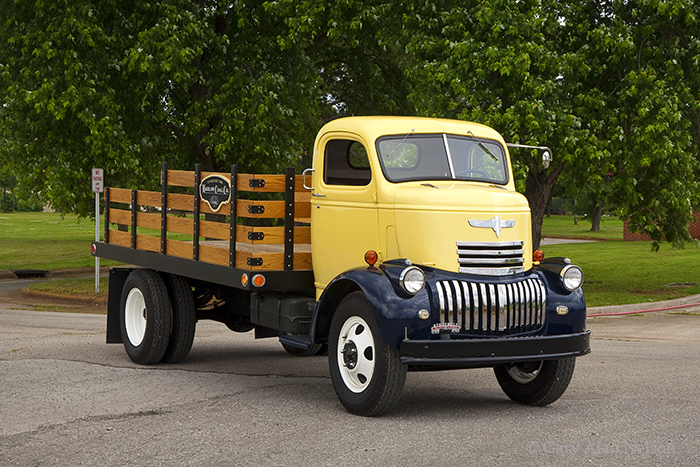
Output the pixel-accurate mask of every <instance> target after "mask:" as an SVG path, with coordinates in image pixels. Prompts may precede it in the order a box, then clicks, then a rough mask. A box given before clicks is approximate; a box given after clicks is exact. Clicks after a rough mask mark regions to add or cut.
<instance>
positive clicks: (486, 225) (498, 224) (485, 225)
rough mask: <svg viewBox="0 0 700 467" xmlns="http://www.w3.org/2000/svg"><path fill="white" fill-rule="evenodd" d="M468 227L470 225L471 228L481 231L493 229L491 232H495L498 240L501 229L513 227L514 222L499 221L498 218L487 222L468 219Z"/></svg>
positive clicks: (495, 217)
mask: <svg viewBox="0 0 700 467" xmlns="http://www.w3.org/2000/svg"><path fill="white" fill-rule="evenodd" d="M469 225H471V226H472V227H478V228H481V229H493V231H494V232H496V237H497V238H500V236H501V229H508V228H510V227H515V221H514V220H510V221H504V220H501V218H500V217H498V216H494V217H493V218H491V220H488V221H480V220H473V219H469Z"/></svg>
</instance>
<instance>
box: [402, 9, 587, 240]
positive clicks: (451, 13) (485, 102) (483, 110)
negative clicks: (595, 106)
mask: <svg viewBox="0 0 700 467" xmlns="http://www.w3.org/2000/svg"><path fill="white" fill-rule="evenodd" d="M556 6H557V2H534V1H525V2H518V3H513V2H509V1H507V0H502V1H501V0H497V1H491V2H479V1H475V0H474V1H468V2H456V1H454V2H449V1H447V2H440V3H438V2H424V3H419V4H418V6H416V7H415V8H414V10H412V11H411V12H410V14H409V15H407V20H406V22H407V25H406V31H407V33H408V34H410V39H409V40H410V42H409V43H410V45H409V51H410V52H412V53H413V54H415V56H416V58H417V60H416V61H415V62H414V67H413V68H412V70H411V72H410V73H411V77H412V79H413V80H415V86H414V88H413V98H414V99H415V100H416V103H417V106H418V108H419V109H420V111H421V112H422V113H424V114H426V115H432V116H439V117H450V118H459V119H465V120H473V121H477V122H481V123H485V124H488V125H490V126H492V127H494V128H496V129H497V130H499V132H500V133H502V134H503V135H505V137H506V138H507V139H508V140H510V142H514V143H521V144H532V145H548V146H550V147H552V148H553V149H554V156H555V161H554V163H552V164H551V166H550V168H549V169H545V168H544V167H543V166H542V160H541V153H540V154H538V153H536V152H534V151H527V150H514V151H511V154H512V155H513V159H514V163H515V164H516V166H517V168H518V169H519V170H520V171H521V173H524V174H526V180H525V195H526V197H527V198H528V200H529V202H530V207H531V209H532V225H533V241H534V244H535V247H538V246H539V242H540V236H541V226H542V219H543V217H544V212H545V208H546V206H547V204H548V202H549V199H550V198H551V193H552V190H553V188H554V183H555V182H556V180H557V178H558V177H559V175H560V174H561V173H562V171H563V170H564V167H565V166H566V164H567V163H568V162H569V161H570V158H571V157H572V153H573V149H574V143H573V139H574V138H572V136H571V134H572V132H575V131H576V127H577V126H578V124H579V122H578V119H577V118H576V116H575V115H572V114H571V112H570V111H569V109H567V108H566V107H565V106H562V105H561V103H562V101H563V100H564V99H565V95H564V92H565V90H566V87H565V84H564V83H563V82H562V80H561V63H562V61H563V60H564V58H565V57H564V54H565V51H563V52H562V51H560V48H559V39H560V37H559V33H560V27H559V11H558V10H557V8H556Z"/></svg>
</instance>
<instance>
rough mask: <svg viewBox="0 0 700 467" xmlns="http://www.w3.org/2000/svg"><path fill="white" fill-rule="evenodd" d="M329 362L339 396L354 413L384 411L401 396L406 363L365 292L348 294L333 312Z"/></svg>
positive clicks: (365, 413)
mask: <svg viewBox="0 0 700 467" xmlns="http://www.w3.org/2000/svg"><path fill="white" fill-rule="evenodd" d="M328 364H329V367H330V373H331V380H332V381H333V387H334V388H335V392H336V394H337V395H338V399H340V402H341V403H342V404H343V405H344V406H345V408H346V409H347V410H348V411H350V412H352V413H354V414H357V415H364V416H377V415H381V414H383V413H384V412H386V411H388V410H390V409H391V408H393V407H394V406H395V405H396V404H397V403H398V401H399V399H400V398H401V391H402V390H403V386H404V383H405V382H406V365H404V364H403V363H401V358H400V357H399V353H398V351H397V350H396V349H394V348H392V347H390V346H389V345H388V344H387V343H386V342H385V341H384V339H383V338H382V337H381V335H380V334H379V332H378V328H377V324H376V321H375V319H374V313H373V310H372V305H371V304H370V302H369V301H368V300H367V298H365V296H364V295H363V294H362V293H361V292H353V293H351V294H350V295H348V296H347V297H345V298H344V299H343V301H342V302H341V303H340V305H339V306H338V309H337V311H336V313H335V316H333V321H332V322H331V335H330V341H329V344H328Z"/></svg>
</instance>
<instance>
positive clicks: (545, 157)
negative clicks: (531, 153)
mask: <svg viewBox="0 0 700 467" xmlns="http://www.w3.org/2000/svg"><path fill="white" fill-rule="evenodd" d="M550 162H552V155H551V154H550V153H549V151H545V152H543V153H542V165H543V166H544V168H545V169H548V168H549V163H550Z"/></svg>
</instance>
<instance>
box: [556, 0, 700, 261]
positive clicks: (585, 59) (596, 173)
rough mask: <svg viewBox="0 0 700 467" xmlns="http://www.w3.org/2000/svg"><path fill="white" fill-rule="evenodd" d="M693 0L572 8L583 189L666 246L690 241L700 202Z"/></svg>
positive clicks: (567, 73)
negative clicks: (690, 224)
mask: <svg viewBox="0 0 700 467" xmlns="http://www.w3.org/2000/svg"><path fill="white" fill-rule="evenodd" d="M699 15H700V7H699V6H698V5H697V3H694V2H690V1H683V0H679V1H672V2H660V1H654V0H650V1H638V2H618V1H606V2H600V1H595V2H594V1H587V2H571V3H570V4H567V5H566V6H565V7H564V8H563V9H562V17H563V18H565V21H563V24H562V27H563V29H564V31H565V35H564V36H563V37H565V38H567V39H566V41H565V42H564V46H565V47H566V48H567V49H568V50H570V51H571V60H570V61H568V66H567V67H566V68H565V69H564V70H563V72H562V76H563V79H564V80H565V81H568V82H576V87H571V86H570V87H569V88H570V92H569V93H567V94H568V98H569V99H568V105H569V106H570V107H571V109H572V112H573V113H574V114H576V115H577V116H578V117H579V120H580V122H581V128H580V129H581V131H579V132H578V140H579V142H578V148H577V150H576V157H574V158H572V166H571V169H570V173H571V174H572V175H573V176H572V179H573V180H574V182H573V183H576V184H578V185H579V186H582V185H581V184H583V183H586V184H589V185H592V187H597V189H596V190H593V189H589V191H592V192H597V193H598V195H599V196H600V197H601V198H600V199H601V202H604V203H605V204H606V206H608V209H611V210H613V211H614V212H616V213H617V214H618V215H619V216H620V217H621V218H623V219H625V220H629V221H630V227H631V228H632V229H633V230H639V231H643V232H644V233H646V234H647V235H649V236H650V237H651V238H652V239H653V240H654V241H655V247H657V248H658V242H659V241H661V240H662V239H663V238H665V239H666V240H667V241H669V242H672V243H674V244H675V245H681V244H682V242H683V241H685V240H686V239H688V233H687V226H688V222H689V221H690V217H691V211H692V206H693V205H696V206H697V202H698V198H697V196H698V195H697V194H698V185H697V179H696V176H695V175H696V174H697V173H698V171H697V169H698V166H697V160H698V155H699V151H698V148H699V146H698V145H699V144H700V139H699V138H698V136H699V133H698V128H699V127H698V124H697V122H698V108H699V107H698V95H699V94H698V93H699V92H700V86H698V84H699V81H698V77H697V72H696V70H697V57H698V53H699V51H700V47H699V42H698V41H699V39H700V38H698V36H697V31H698V30H699V29H698V26H700V24H699V23H698V18H699V17H700V16H699Z"/></svg>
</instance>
